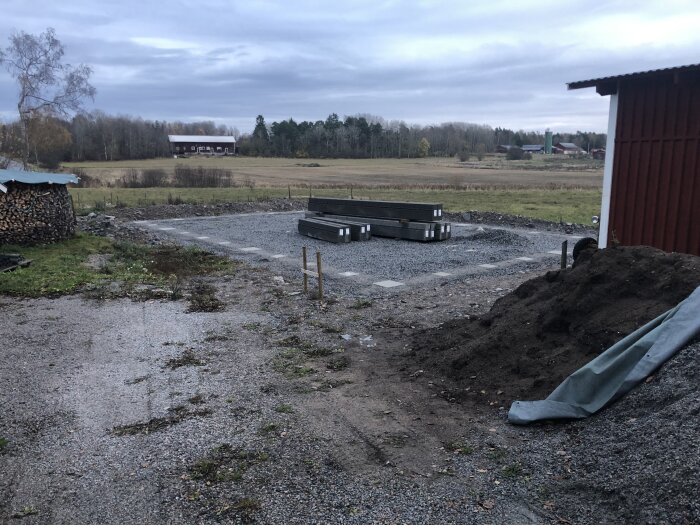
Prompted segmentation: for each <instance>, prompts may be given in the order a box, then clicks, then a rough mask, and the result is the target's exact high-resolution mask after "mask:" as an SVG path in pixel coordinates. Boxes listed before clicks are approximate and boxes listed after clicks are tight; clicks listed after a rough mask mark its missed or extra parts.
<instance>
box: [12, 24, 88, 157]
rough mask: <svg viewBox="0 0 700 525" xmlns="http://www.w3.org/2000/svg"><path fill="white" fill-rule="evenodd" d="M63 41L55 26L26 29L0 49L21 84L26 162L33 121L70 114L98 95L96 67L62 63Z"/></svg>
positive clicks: (20, 104)
mask: <svg viewBox="0 0 700 525" xmlns="http://www.w3.org/2000/svg"><path fill="white" fill-rule="evenodd" d="M63 54H64V50H63V44H61V42H60V41H59V40H58V39H57V38H56V33H55V31H54V30H53V29H52V28H48V29H47V30H46V31H44V32H43V33H41V34H40V35H38V36H36V35H30V34H28V33H25V32H24V31H20V32H19V33H15V34H13V35H12V36H10V45H9V46H8V47H7V48H6V49H5V51H4V52H3V51H0V63H2V64H4V65H5V67H6V69H7V70H8V71H9V73H10V74H11V75H12V76H13V77H14V78H15V79H16V80H17V83H18V84H19V98H18V101H17V111H18V113H19V118H20V122H21V124H22V135H23V142H24V148H23V151H22V162H23V163H24V166H25V168H26V167H27V164H28V163H29V154H30V134H31V132H32V129H31V128H32V126H31V122H32V120H33V119H35V118H37V117H40V116H46V115H62V116H67V115H68V113H69V112H71V111H80V109H81V107H82V101H83V99H85V98H86V97H87V98H90V99H94V97H95V92H96V90H95V88H94V87H93V86H92V85H91V84H90V82H89V80H90V75H91V74H92V69H91V68H90V67H88V66H86V65H84V64H80V65H78V66H75V67H74V66H71V65H70V64H62V63H61V60H62V59H63Z"/></svg>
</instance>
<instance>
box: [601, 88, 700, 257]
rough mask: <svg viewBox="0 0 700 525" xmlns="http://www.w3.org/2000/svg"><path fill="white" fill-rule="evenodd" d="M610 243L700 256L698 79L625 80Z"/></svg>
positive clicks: (618, 127)
mask: <svg viewBox="0 0 700 525" xmlns="http://www.w3.org/2000/svg"><path fill="white" fill-rule="evenodd" d="M618 96H619V98H618V112H617V131H616V136H615V155H614V164H613V179H612V188H611V189H612V192H611V203H610V223H609V232H608V239H609V240H613V239H617V240H618V241H619V242H620V243H621V244H624V245H640V244H643V245H649V246H654V247H656V248H660V249H662V250H665V251H676V252H685V253H692V254H695V255H700V152H699V149H700V78H699V77H698V76H697V75H696V76H686V77H683V76H681V77H678V76H674V75H669V74H666V75H660V76H658V77H652V78H645V79H637V80H623V81H621V83H620V86H619V90H618Z"/></svg>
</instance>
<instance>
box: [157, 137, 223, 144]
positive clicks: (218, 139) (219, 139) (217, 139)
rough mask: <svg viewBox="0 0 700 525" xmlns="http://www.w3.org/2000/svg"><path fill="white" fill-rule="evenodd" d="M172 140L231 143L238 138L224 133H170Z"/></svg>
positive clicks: (170, 139)
mask: <svg viewBox="0 0 700 525" xmlns="http://www.w3.org/2000/svg"><path fill="white" fill-rule="evenodd" d="M168 140H169V141H170V142H217V143H220V144H231V143H232V142H236V139H235V138H233V137H231V136H226V135H225V136H222V135H168Z"/></svg>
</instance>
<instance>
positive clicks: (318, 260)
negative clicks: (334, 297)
mask: <svg viewBox="0 0 700 525" xmlns="http://www.w3.org/2000/svg"><path fill="white" fill-rule="evenodd" d="M316 271H318V300H319V301H323V272H322V271H321V252H316Z"/></svg>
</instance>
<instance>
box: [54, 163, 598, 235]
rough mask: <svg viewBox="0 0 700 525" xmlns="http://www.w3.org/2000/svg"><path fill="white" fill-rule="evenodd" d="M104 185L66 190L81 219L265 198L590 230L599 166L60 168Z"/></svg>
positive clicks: (153, 165) (68, 165)
mask: <svg viewBox="0 0 700 525" xmlns="http://www.w3.org/2000/svg"><path fill="white" fill-rule="evenodd" d="M177 165H180V166H190V167H198V166H202V167H206V168H218V169H223V170H228V171H229V172H230V173H231V178H232V185H231V187H221V188H176V187H159V188H122V187H118V186H119V181H120V180H121V178H122V177H124V176H125V175H127V174H128V173H130V172H131V173H133V172H134V170H136V171H139V172H142V171H145V170H162V171H163V172H165V174H166V177H168V178H170V177H172V175H173V174H174V171H175V167H176V166H177ZM63 167H64V170H65V171H76V170H77V171H79V172H81V173H83V174H86V175H88V176H90V177H92V178H94V179H97V180H98V181H99V182H100V183H101V184H102V185H103V186H102V187H96V188H71V190H70V191H71V194H72V195H73V197H74V202H75V204H76V208H77V209H78V211H79V213H81V212H86V211H89V210H91V209H95V208H97V209H103V208H107V209H108V208H110V207H112V206H148V205H152V204H164V203H181V202H186V203H197V204H212V203H220V202H230V201H255V200H261V199H267V198H275V197H278V198H289V197H291V198H306V197H309V195H314V196H335V197H350V196H351V195H352V197H354V198H368V199H381V200H407V201H424V202H441V203H443V205H444V206H445V209H446V210H448V211H468V210H479V211H495V212H500V213H508V214H516V215H524V216H529V217H533V218H540V219H545V220H553V221H559V220H563V221H565V222H577V223H586V224H588V223H590V218H591V216H592V215H597V214H599V210H600V193H601V186H602V163H600V162H598V161H592V160H590V159H565V158H563V157H561V156H557V157H545V156H540V155H538V156H535V157H534V158H533V159H532V160H529V161H508V160H506V159H505V157H503V156H500V155H492V156H487V157H486V158H484V159H483V160H481V161H479V160H476V159H475V160H471V161H467V162H459V161H457V160H456V159H452V158H449V159H446V158H425V159H281V158H250V157H219V158H189V159H170V158H168V159H151V160H143V161H120V162H84V163H66V164H64V166H63Z"/></svg>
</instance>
